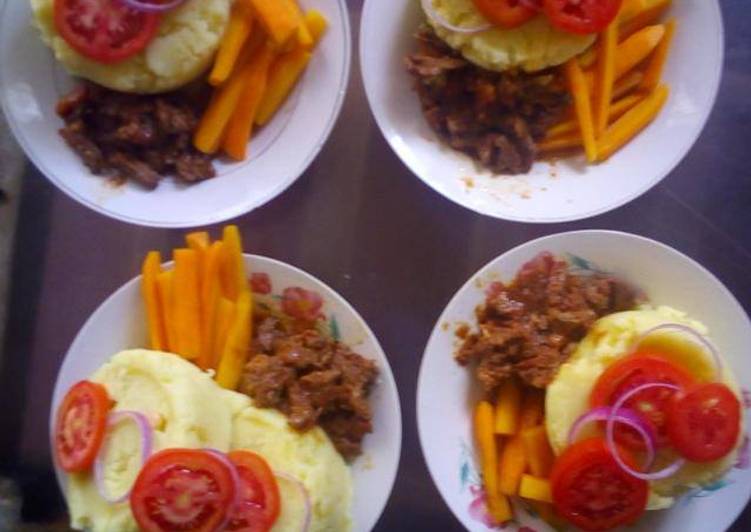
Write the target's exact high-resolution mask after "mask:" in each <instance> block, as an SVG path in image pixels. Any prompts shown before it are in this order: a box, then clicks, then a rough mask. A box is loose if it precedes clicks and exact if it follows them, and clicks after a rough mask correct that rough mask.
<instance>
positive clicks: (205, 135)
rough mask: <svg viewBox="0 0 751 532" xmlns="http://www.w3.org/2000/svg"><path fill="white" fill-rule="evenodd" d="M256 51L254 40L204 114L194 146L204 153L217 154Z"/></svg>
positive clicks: (247, 44)
mask: <svg viewBox="0 0 751 532" xmlns="http://www.w3.org/2000/svg"><path fill="white" fill-rule="evenodd" d="M253 50H254V46H253V39H250V40H249V41H248V42H246V43H245V46H243V50H242V52H241V53H240V58H239V59H238V60H237V62H236V65H235V69H234V70H233V71H232V74H230V76H229V78H228V79H227V81H226V82H225V83H224V84H223V85H222V86H221V87H217V88H216V89H215V90H214V94H213V95H212V97H211V101H210V102H209V105H208V107H207V108H206V110H205V111H204V112H203V115H202V116H201V120H200V122H199V124H198V128H197V129H196V132H195V134H194V135H193V146H195V148H196V149H197V150H198V151H201V152H203V153H216V151H217V150H218V149H219V146H220V145H221V142H222V137H223V136H224V130H225V129H226V127H227V123H228V122H229V121H230V118H232V113H234V112H235V109H236V108H237V103H238V102H239V101H240V97H241V96H242V93H243V89H244V88H245V80H246V77H245V76H246V71H247V70H248V69H249V68H250V67H251V66H252V65H250V64H249V62H248V59H249V58H250V57H251V56H252V54H253Z"/></svg>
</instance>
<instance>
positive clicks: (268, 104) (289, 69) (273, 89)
mask: <svg viewBox="0 0 751 532" xmlns="http://www.w3.org/2000/svg"><path fill="white" fill-rule="evenodd" d="M305 25H306V26H307V27H308V29H309V30H310V34H311V35H312V37H313V46H315V44H317V43H318V42H319V41H320V40H321V37H323V34H324V33H325V32H326V28H327V25H328V23H327V22H326V19H325V18H324V16H323V15H322V14H321V13H320V12H318V11H315V10H311V11H309V12H308V13H306V14H305ZM313 46H311V47H304V46H300V47H297V48H295V49H294V50H291V51H289V52H287V53H284V54H282V55H280V56H279V57H277V58H276V60H275V61H274V63H273V64H272V66H271V70H270V71H269V81H268V87H267V89H266V93H265V94H264V95H263V99H262V100H261V104H260V106H259V107H258V113H257V116H256V124H258V125H259V126H262V125H264V124H267V123H268V122H269V120H271V118H272V117H273V116H274V115H275V114H276V112H277V111H278V110H279V108H280V107H281V106H282V104H283V103H284V102H285V101H286V99H287V98H288V97H289V95H290V93H291V92H292V89H293V88H294V87H295V85H296V84H297V81H298V80H299V79H300V76H302V73H303V72H304V71H305V67H307V66H308V63H309V62H310V59H311V57H312V54H311V53H310V50H311V49H312V47H313Z"/></svg>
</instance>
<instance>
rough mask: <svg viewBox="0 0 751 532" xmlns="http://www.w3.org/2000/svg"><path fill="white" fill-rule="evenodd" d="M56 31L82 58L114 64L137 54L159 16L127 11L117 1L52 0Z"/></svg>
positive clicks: (153, 30) (157, 22) (122, 4)
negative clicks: (53, 2) (53, 1)
mask: <svg viewBox="0 0 751 532" xmlns="http://www.w3.org/2000/svg"><path fill="white" fill-rule="evenodd" d="M54 7H55V27H56V28H57V31H58V32H59V33H60V35H61V36H62V38H63V39H65V42H67V43H68V44H69V45H70V46H71V47H72V48H73V49H74V50H76V51H77V52H78V53H80V54H81V55H84V56H86V57H88V58H89V59H93V60H94V61H98V62H100V63H117V62H119V61H123V60H125V59H127V58H129V57H131V56H132V55H135V54H137V53H138V52H140V51H141V50H143V49H144V48H146V46H147V45H148V44H149V43H150V42H151V40H152V39H153V38H154V36H155V35H156V32H157V29H158V28H159V22H160V20H161V17H160V15H159V14H158V13H147V12H144V11H138V10H136V9H133V8H131V7H128V6H127V4H125V3H124V2H120V1H118V0H55V6H54Z"/></svg>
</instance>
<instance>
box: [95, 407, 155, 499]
mask: <svg viewBox="0 0 751 532" xmlns="http://www.w3.org/2000/svg"><path fill="white" fill-rule="evenodd" d="M126 420H129V421H132V422H134V423H135V424H136V427H138V429H139V431H140V432H141V465H143V464H144V463H145V462H146V460H148V459H149V456H151V452H152V450H153V448H154V431H153V430H152V428H151V424H150V423H149V420H148V419H147V418H146V416H144V415H143V414H142V413H140V412H135V411H132V410H122V411H120V412H112V413H111V414H110V415H109V416H108V418H107V428H112V427H114V426H115V425H117V424H118V423H120V422H122V421H126ZM106 453H107V449H106V445H104V443H103V444H102V447H101V448H100V449H99V452H98V453H97V455H96V460H95V461H94V482H95V484H96V488H97V491H99V495H101V496H102V498H103V499H104V500H105V501H107V502H109V503H112V504H117V503H120V502H123V501H125V500H126V499H127V498H128V495H130V488H128V489H127V490H126V492H125V493H124V494H123V495H121V496H120V497H112V496H110V495H109V494H108V493H107V488H106V486H105V484H104V456H105V454H106Z"/></svg>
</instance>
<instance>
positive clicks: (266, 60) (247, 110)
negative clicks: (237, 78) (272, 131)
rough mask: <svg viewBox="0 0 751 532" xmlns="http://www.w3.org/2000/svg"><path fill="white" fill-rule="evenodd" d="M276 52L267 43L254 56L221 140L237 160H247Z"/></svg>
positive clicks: (226, 150) (228, 153) (223, 146)
mask: <svg viewBox="0 0 751 532" xmlns="http://www.w3.org/2000/svg"><path fill="white" fill-rule="evenodd" d="M274 55H275V54H274V51H273V49H272V48H271V46H269V45H268V44H264V45H263V46H261V48H259V49H258V51H257V52H256V53H255V54H254V56H253V57H252V58H251V60H250V63H251V67H250V68H249V69H247V70H246V72H245V87H244V89H243V93H242V96H240V101H239V103H238V105H237V108H236V109H235V112H234V113H233V114H232V118H230V120H229V123H228V124H227V131H226V132H225V136H224V141H223V142H222V148H223V149H224V152H225V153H226V154H227V155H229V156H230V157H231V158H233V159H235V160H236V161H242V160H244V159H245V156H246V154H247V151H248V142H249V141H250V135H251V133H252V131H253V121H254V120H255V117H256V114H257V112H258V106H259V104H260V103H261V99H262V98H263V94H264V93H265V92H266V84H267V81H268V74H269V67H270V66H271V61H272V60H273V58H274Z"/></svg>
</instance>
